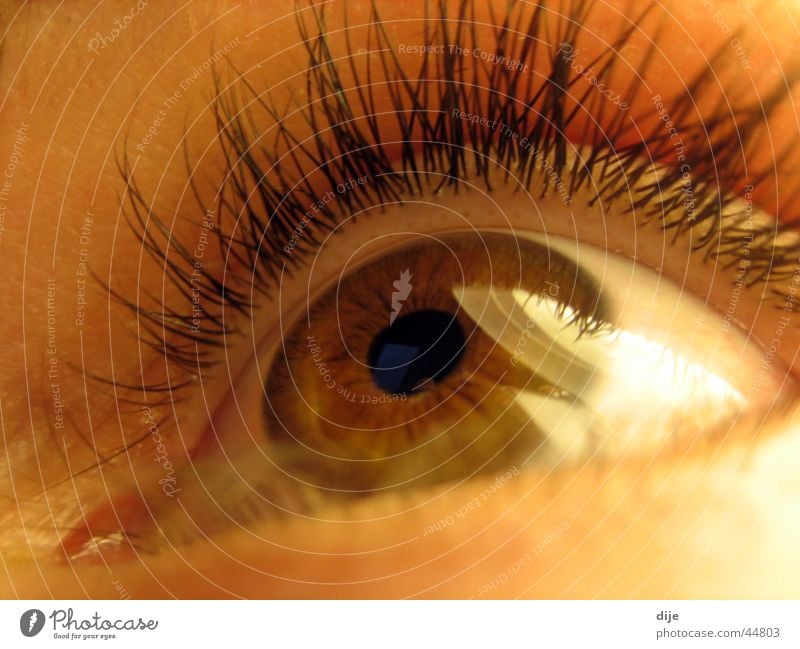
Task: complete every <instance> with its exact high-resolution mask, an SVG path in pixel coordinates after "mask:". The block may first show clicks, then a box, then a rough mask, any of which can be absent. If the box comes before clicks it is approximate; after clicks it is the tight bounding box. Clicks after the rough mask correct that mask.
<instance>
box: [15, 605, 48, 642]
mask: <svg viewBox="0 0 800 649" xmlns="http://www.w3.org/2000/svg"><path fill="white" fill-rule="evenodd" d="M43 628H44V613H42V612H41V611H40V610H39V609H38V608H32V609H30V610H28V611H25V612H24V613H23V614H22V615H21V616H20V618H19V630H20V631H22V635H24V636H27V637H29V638H32V637H33V636H35V635H36V634H37V633H39V631H41V630H42V629H43Z"/></svg>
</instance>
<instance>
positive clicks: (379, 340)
mask: <svg viewBox="0 0 800 649" xmlns="http://www.w3.org/2000/svg"><path fill="white" fill-rule="evenodd" d="M464 344H465V338H464V330H463V329H462V328H461V325H460V324H459V323H458V321H457V320H456V318H455V316H454V315H453V314H452V313H447V312H445V311H438V310H434V309H421V310H419V311H413V312H412V313H408V314H406V315H403V316H400V317H398V318H397V319H396V320H395V321H394V323H393V324H391V325H390V326H388V327H386V328H385V329H383V330H382V331H381V332H380V333H379V334H378V335H377V336H375V339H374V340H373V341H372V344H371V345H370V349H369V352H368V355H367V363H368V364H369V366H370V368H371V372H372V380H373V381H374V382H375V385H377V386H378V387H379V388H381V389H382V390H385V391H386V392H390V393H393V394H409V393H413V392H416V391H418V390H421V389H424V388H425V386H426V385H429V384H430V381H431V380H432V381H434V382H436V383H438V382H440V381H442V380H443V379H444V378H445V377H446V376H447V375H448V374H449V373H450V372H451V371H452V370H453V369H454V368H455V367H456V365H457V364H458V360H459V359H460V358H461V354H462V352H463V350H464Z"/></svg>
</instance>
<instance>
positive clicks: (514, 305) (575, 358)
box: [453, 237, 779, 456]
mask: <svg viewBox="0 0 800 649" xmlns="http://www.w3.org/2000/svg"><path fill="white" fill-rule="evenodd" d="M532 238H536V239H537V240H539V241H540V242H543V241H542V240H541V239H540V238H539V237H532ZM547 245H549V246H550V247H551V248H553V249H555V250H557V251H558V252H560V253H562V254H565V255H567V256H568V257H571V258H572V259H573V260H574V261H575V262H576V264H577V263H578V260H580V266H581V267H582V269H583V270H584V272H588V273H589V274H591V275H593V276H594V277H595V278H596V280H597V281H598V285H600V286H601V291H602V292H603V294H604V299H605V300H606V301H607V303H609V304H610V307H611V314H612V320H613V324H614V329H613V330H604V329H601V330H599V331H597V332H593V333H584V334H583V335H579V334H580V328H579V325H578V324H573V325H569V324H565V323H568V322H569V320H570V315H572V314H571V313H570V311H569V309H567V312H566V313H562V314H561V315H559V310H558V305H559V301H558V299H555V298H550V297H547V296H546V295H538V294H537V295H533V296H532V295H531V294H530V293H529V292H528V291H525V290H524V289H513V290H504V289H497V288H491V287H488V288H481V287H469V288H464V287H458V288H456V289H454V291H453V292H454V294H455V295H456V297H457V299H459V302H460V304H461V306H462V307H463V308H464V310H465V312H466V313H467V314H468V315H469V316H470V317H472V318H473V319H475V321H476V322H477V323H478V325H479V326H480V327H481V329H482V330H483V331H484V332H486V333H487V334H488V335H489V336H491V337H492V338H493V339H494V340H495V341H497V342H498V344H499V345H501V346H502V347H503V348H505V349H506V351H507V352H508V353H510V354H512V355H513V356H514V357H515V358H516V359H517V360H518V362H520V363H524V364H525V365H526V366H527V367H528V368H530V369H531V370H533V371H535V372H536V373H537V374H538V375H539V376H540V377H542V378H544V379H546V380H547V381H548V382H550V383H552V384H553V385H554V386H556V388H557V390H556V392H558V391H563V392H565V393H568V394H569V395H571V396H572V397H573V398H571V399H565V398H559V397H557V396H556V397H553V396H550V395H542V394H540V393H537V392H533V391H531V390H526V389H523V390H520V391H519V393H518V394H517V395H516V401H517V403H518V404H519V405H520V406H521V407H522V408H523V409H524V410H525V412H527V413H528V415H529V416H530V417H531V419H533V420H534V421H535V422H536V423H537V424H538V426H539V427H540V428H541V429H542V430H544V431H546V433H547V435H548V439H549V441H550V443H551V448H552V450H554V451H557V452H558V453H559V454H560V455H562V456H563V455H565V454H566V455H581V454H584V453H586V452H587V450H590V449H591V448H592V447H594V448H599V447H601V446H602V445H604V444H612V445H613V450H614V452H615V454H619V453H620V451H624V450H625V449H629V448H634V447H635V448H638V449H639V450H642V449H643V448H644V447H649V448H653V446H660V445H662V444H664V443H665V442H666V441H667V440H669V439H670V438H671V437H672V436H674V435H675V434H676V433H678V432H681V431H687V430H690V431H692V432H693V433H700V432H702V431H703V430H706V429H713V430H716V429H719V428H720V427H721V426H724V425H725V424H727V423H729V422H732V421H734V420H735V419H736V418H737V417H739V416H741V415H742V414H743V413H746V412H749V411H752V410H753V409H756V408H758V407H760V406H763V405H765V403H766V402H767V401H771V400H773V399H774V398H775V395H777V394H778V392H779V389H778V387H779V383H778V381H777V379H776V375H775V373H774V372H773V373H768V374H767V376H766V378H764V372H763V371H762V372H759V369H760V368H762V366H763V364H762V363H761V358H760V355H759V353H758V349H757V348H756V346H755V345H753V344H751V343H750V342H749V341H748V339H747V338H746V337H745V336H744V335H743V334H742V332H741V331H739V330H738V329H736V328H734V327H733V326H731V325H730V323H728V322H725V321H724V320H723V319H722V318H721V317H719V316H718V315H716V314H715V313H713V312H712V311H710V310H709V308H708V307H706V306H705V305H704V304H703V303H702V302H701V301H700V300H698V299H697V298H696V297H695V296H693V295H690V294H688V293H687V292H686V291H681V290H680V288H679V287H678V286H677V285H676V284H674V283H673V282H671V281H669V280H666V279H664V278H663V277H661V276H660V275H659V274H657V273H656V272H654V271H652V270H650V269H649V268H647V267H645V266H643V265H641V264H638V263H636V262H634V261H632V260H629V259H627V258H624V257H621V256H619V255H616V254H614V253H609V252H608V251H605V250H600V249H599V248H595V247H594V246H589V245H583V244H579V243H576V242H574V241H567V240H560V239H554V238H553V237H550V238H548V240H547ZM759 376H760V377H761V378H760V379H759V380H758V381H756V380H755V377H759ZM575 398H577V401H576V400H575Z"/></svg>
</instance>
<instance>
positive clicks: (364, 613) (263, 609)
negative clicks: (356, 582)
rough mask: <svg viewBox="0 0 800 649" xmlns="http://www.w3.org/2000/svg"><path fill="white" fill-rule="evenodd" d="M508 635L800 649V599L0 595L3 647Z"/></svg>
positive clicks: (380, 642) (471, 641)
mask: <svg viewBox="0 0 800 649" xmlns="http://www.w3.org/2000/svg"><path fill="white" fill-rule="evenodd" d="M504 643H507V644H509V645H511V644H512V643H513V646H522V647H540V646H545V647H547V646H553V647H559V646H590V647H615V648H616V647H635V648H636V649H641V648H642V647H669V646H697V647H700V646H710V647H726V648H727V647H747V648H748V649H749V648H756V647H775V648H777V647H800V602H787V601H774V602H772V601H756V602H753V601H734V602H727V601H670V602H651V601H633V602H603V601H600V602H583V601H567V602H555V601H544V602H536V601H510V602H504V601H461V602H455V601H399V602H398V601H377V602H376V601H305V602H302V601H246V602H243V601H239V602H236V601H133V600H127V601H94V602H83V601H66V602H55V603H53V602H49V601H4V602H0V647H50V646H58V647H72V646H81V647H91V646H98V645H100V646H108V647H116V648H120V649H121V648H122V647H135V648H137V649H141V648H142V647H146V648H147V649H152V648H154V647H190V648H191V647H195V646H196V647H203V648H205V647H225V648H227V647H250V646H255V647H325V648H326V649H327V648H337V647H342V648H343V649H344V648H346V649H359V648H361V647H364V648H369V649H374V648H375V647H380V648H381V649H384V648H394V647H397V648H398V649H401V648H402V649H408V648H410V647H411V648H414V649H417V648H421V647H436V648H437V649H441V647H459V649H469V648H471V647H475V648H478V647H480V648H481V649H486V647H497V646H502V645H503V644H504ZM567 643H569V644H568V645H567ZM573 643H585V644H581V645H578V644H573Z"/></svg>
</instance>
